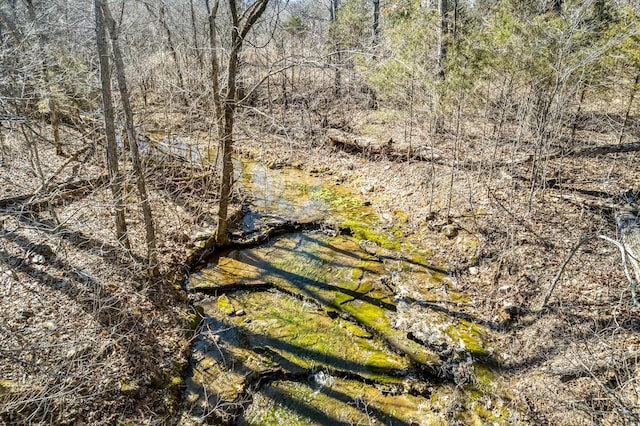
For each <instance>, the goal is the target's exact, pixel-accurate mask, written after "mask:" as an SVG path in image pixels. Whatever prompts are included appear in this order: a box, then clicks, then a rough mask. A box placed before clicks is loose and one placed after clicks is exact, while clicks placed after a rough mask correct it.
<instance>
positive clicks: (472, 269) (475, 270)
mask: <svg viewBox="0 0 640 426" xmlns="http://www.w3.org/2000/svg"><path fill="white" fill-rule="evenodd" d="M478 272H479V271H478V268H477V267H476V266H471V267H470V268H469V275H478Z"/></svg>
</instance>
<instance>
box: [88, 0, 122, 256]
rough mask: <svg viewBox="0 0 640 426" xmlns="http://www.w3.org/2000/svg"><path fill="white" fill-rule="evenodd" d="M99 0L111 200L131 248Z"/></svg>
mask: <svg viewBox="0 0 640 426" xmlns="http://www.w3.org/2000/svg"><path fill="white" fill-rule="evenodd" d="M101 3H102V1H101V0H94V1H93V5H94V9H95V16H96V44H97V47H98V56H99V60H100V82H101V84H102V105H103V108H104V111H103V114H104V127H105V136H106V139H107V169H108V170H109V180H110V186H111V193H112V194H113V202H114V207H115V222H116V236H117V238H118V241H119V242H120V243H121V244H122V245H123V246H124V247H125V248H126V249H127V250H130V249H131V244H130V243H129V237H128V235H127V224H126V222H125V219H124V205H123V201H122V176H121V175H120V172H119V170H118V146H117V144H116V131H115V125H114V118H113V100H112V98H111V80H110V76H109V52H108V50H107V38H106V34H105V27H104V16H103V14H102V8H101Z"/></svg>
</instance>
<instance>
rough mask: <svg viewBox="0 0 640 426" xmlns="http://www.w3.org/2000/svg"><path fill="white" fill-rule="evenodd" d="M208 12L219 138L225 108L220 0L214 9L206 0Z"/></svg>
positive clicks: (214, 102)
mask: <svg viewBox="0 0 640 426" xmlns="http://www.w3.org/2000/svg"><path fill="white" fill-rule="evenodd" d="M205 2H206V6H207V13H208V14H209V48H210V50H211V84H212V86H213V87H212V91H213V107H214V111H215V115H216V130H217V132H218V139H219V140H220V141H221V140H222V137H223V132H222V126H223V119H224V117H223V108H222V101H221V96H220V63H219V62H218V37H217V31H216V17H217V15H218V6H219V5H220V2H219V0H215V3H214V4H213V9H212V8H211V7H210V5H209V0H205Z"/></svg>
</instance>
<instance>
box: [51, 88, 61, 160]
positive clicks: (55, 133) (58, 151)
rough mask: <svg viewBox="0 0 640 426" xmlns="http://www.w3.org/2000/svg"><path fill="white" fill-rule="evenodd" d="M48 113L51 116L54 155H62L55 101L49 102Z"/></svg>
mask: <svg viewBox="0 0 640 426" xmlns="http://www.w3.org/2000/svg"><path fill="white" fill-rule="evenodd" d="M49 112H50V114H51V129H52V130H53V143H54V144H55V146H56V155H62V142H61V141H60V126H59V125H58V103H57V102H56V101H55V100H51V101H49Z"/></svg>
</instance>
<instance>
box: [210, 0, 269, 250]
mask: <svg viewBox="0 0 640 426" xmlns="http://www.w3.org/2000/svg"><path fill="white" fill-rule="evenodd" d="M227 2H228V5H229V12H230V16H231V35H230V39H231V40H230V42H231V43H230V46H231V47H230V51H229V60H228V63H227V89H226V91H227V92H226V96H224V100H222V97H220V99H221V100H220V102H223V103H224V105H223V107H224V108H223V109H224V119H223V120H222V133H221V135H222V140H221V145H222V180H221V184H220V201H219V205H218V228H217V230H216V236H215V239H216V243H218V244H224V243H225V242H227V241H228V236H227V230H228V227H229V224H228V222H229V220H228V217H227V216H228V209H229V201H230V198H231V185H232V177H233V163H232V162H231V154H232V152H233V125H234V119H235V113H236V109H237V106H238V105H237V101H236V88H237V78H238V66H239V62H240V61H239V59H240V53H241V51H242V45H243V43H244V41H245V39H246V37H247V34H248V33H249V31H250V30H251V28H252V27H253V26H254V25H255V23H256V22H257V21H258V19H260V17H261V16H262V14H263V13H264V11H265V9H266V8H267V4H268V3H269V0H255V1H254V2H253V3H251V4H250V5H249V6H248V7H247V9H246V10H245V11H244V12H242V13H241V12H240V10H239V8H238V4H237V2H236V0H227ZM214 78H217V76H216V77H214Z"/></svg>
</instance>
